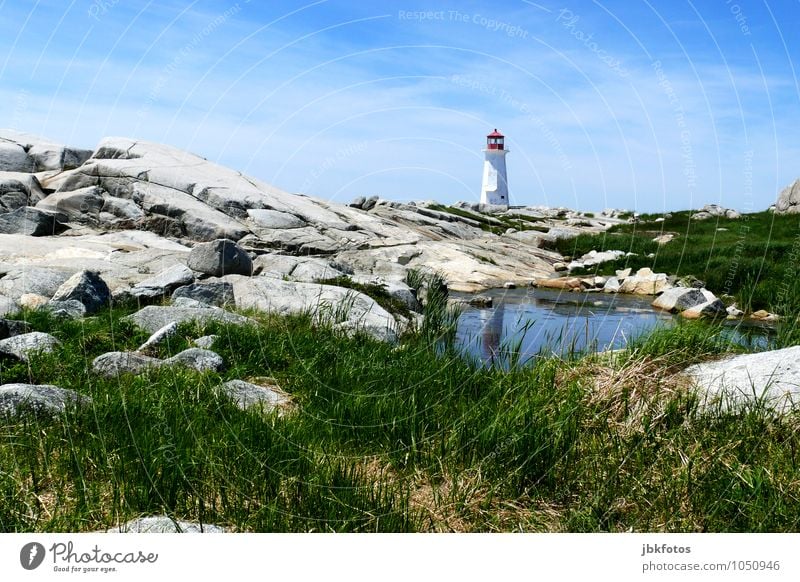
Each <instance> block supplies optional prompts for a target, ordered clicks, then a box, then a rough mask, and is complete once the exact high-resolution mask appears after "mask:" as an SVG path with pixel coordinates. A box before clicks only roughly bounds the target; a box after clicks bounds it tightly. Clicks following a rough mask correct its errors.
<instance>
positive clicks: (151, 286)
mask: <svg viewBox="0 0 800 582" xmlns="http://www.w3.org/2000/svg"><path fill="white" fill-rule="evenodd" d="M193 282H194V273H193V272H192V270H191V269H190V268H189V267H187V266H186V265H173V266H172V267H170V268H168V269H165V270H163V271H161V272H159V273H158V274H157V275H154V276H153V277H150V278H149V279H145V280H144V281H141V282H139V283H137V284H136V285H134V286H133V288H132V289H131V290H130V293H131V295H133V296H134V297H144V298H155V297H162V296H164V295H166V294H168V293H170V292H172V290H173V289H177V288H178V287H181V286H183V285H189V284H190V283H193Z"/></svg>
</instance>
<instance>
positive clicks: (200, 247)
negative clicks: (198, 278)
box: [186, 239, 253, 277]
mask: <svg viewBox="0 0 800 582" xmlns="http://www.w3.org/2000/svg"><path fill="white" fill-rule="evenodd" d="M186 264H187V265H188V266H189V268H190V269H192V270H194V271H198V272H200V273H205V274H207V275H212V276H214V277H222V276H223V275H250V274H252V272H253V261H252V260H251V259H250V255H248V254H247V252H246V251H245V250H244V249H243V248H242V247H240V246H239V245H237V244H236V243H235V242H234V241H232V240H230V239H219V240H215V241H211V242H207V243H198V244H197V245H195V247H194V248H193V249H192V251H191V252H190V253H189V258H188V260H187V263H186Z"/></svg>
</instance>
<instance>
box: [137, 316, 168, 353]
mask: <svg viewBox="0 0 800 582" xmlns="http://www.w3.org/2000/svg"><path fill="white" fill-rule="evenodd" d="M177 331H178V324H177V323H175V322H174V321H171V322H169V323H168V324H167V325H165V326H164V327H162V328H161V329H159V330H157V331H156V332H155V333H154V334H153V335H151V336H150V337H149V338H147V341H145V342H144V343H143V344H142V345H140V346H139V347H138V348H137V349H136V351H137V352H145V351H147V350H149V349H150V348H152V347H155V346H157V345H159V344H160V343H162V342H164V340H166V339H169V338H171V337H172V336H174V335H175V334H176V333H177Z"/></svg>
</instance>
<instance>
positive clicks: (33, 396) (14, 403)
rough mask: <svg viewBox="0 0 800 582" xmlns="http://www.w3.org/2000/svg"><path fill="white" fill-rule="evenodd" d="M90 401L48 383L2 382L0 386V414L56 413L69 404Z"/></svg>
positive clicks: (62, 410) (87, 398)
mask: <svg viewBox="0 0 800 582" xmlns="http://www.w3.org/2000/svg"><path fill="white" fill-rule="evenodd" d="M89 402H91V399H90V398H89V397H88V396H82V395H80V394H78V393H77V392H74V391H72V390H65V389H64V388H59V387H58V386H51V385H49V384H40V385H37V384H4V385H3V386H0V415H4V416H16V415H18V414H20V413H21V412H24V411H26V410H29V411H32V412H34V413H36V414H43V415H56V414H60V413H62V412H64V410H66V408H67V405H69V404H76V403H77V404H86V403H89Z"/></svg>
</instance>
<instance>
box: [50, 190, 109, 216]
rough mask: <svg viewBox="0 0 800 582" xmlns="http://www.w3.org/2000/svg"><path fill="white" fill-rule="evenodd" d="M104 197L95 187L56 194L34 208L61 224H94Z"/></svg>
mask: <svg viewBox="0 0 800 582" xmlns="http://www.w3.org/2000/svg"><path fill="white" fill-rule="evenodd" d="M104 195H105V190H103V189H102V188H98V187H97V186H89V187H87V188H80V189H78V190H72V191H69V192H56V193H54V194H50V195H49V196H48V197H47V198H45V199H43V200H41V201H40V202H39V203H37V204H36V208H38V209H39V210H44V211H47V212H50V213H51V214H53V215H55V216H56V217H57V218H58V220H60V221H61V222H77V223H96V222H98V215H99V214H100V211H101V210H102V209H103V204H104V200H103V197H104Z"/></svg>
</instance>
